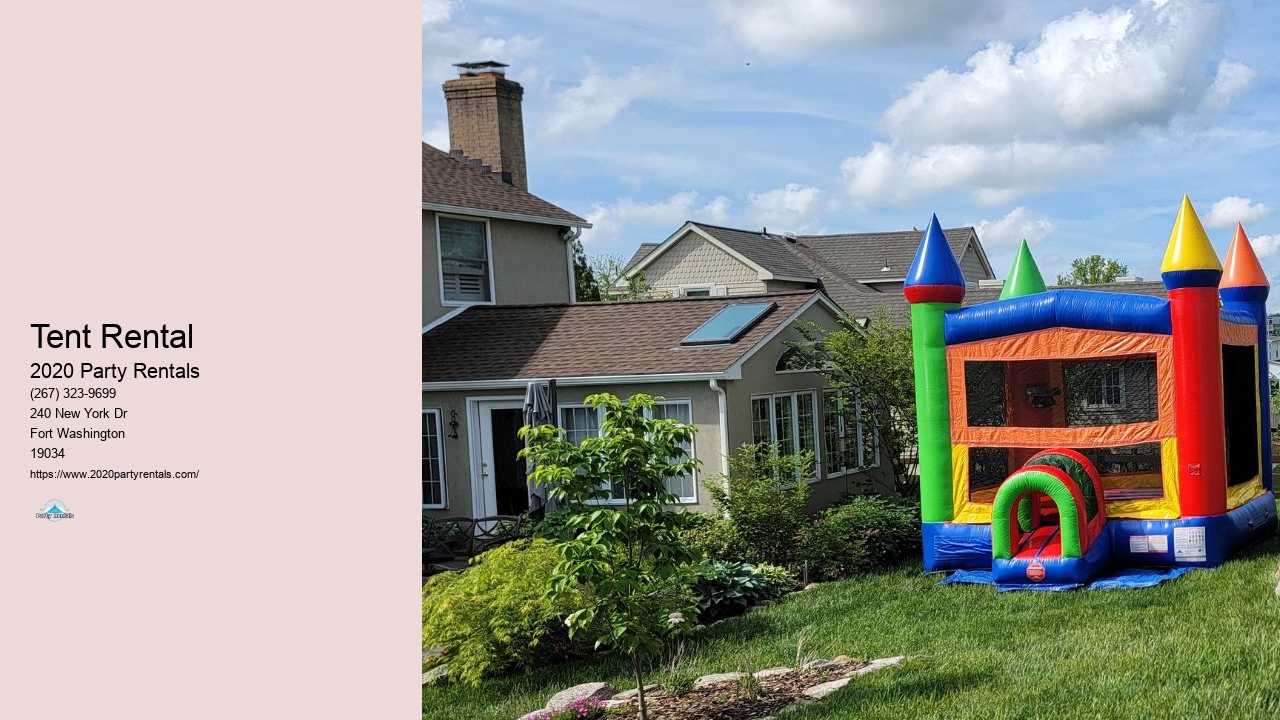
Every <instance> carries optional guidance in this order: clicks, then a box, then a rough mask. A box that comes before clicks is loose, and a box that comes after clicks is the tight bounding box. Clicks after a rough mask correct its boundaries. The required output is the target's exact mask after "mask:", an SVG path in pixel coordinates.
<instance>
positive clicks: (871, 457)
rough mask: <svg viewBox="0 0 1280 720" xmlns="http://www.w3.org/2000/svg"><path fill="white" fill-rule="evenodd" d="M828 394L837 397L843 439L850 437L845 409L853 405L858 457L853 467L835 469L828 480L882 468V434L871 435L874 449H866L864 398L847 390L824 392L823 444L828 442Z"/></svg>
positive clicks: (822, 402)
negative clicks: (847, 405)
mask: <svg viewBox="0 0 1280 720" xmlns="http://www.w3.org/2000/svg"><path fill="white" fill-rule="evenodd" d="M827 393H833V394H834V395H835V396H836V408H837V409H836V419H837V421H838V422H839V427H838V428H837V431H838V432H839V433H840V436H841V437H845V438H847V437H848V436H849V430H848V428H847V427H846V426H845V413H844V409H845V405H846V404H847V403H850V402H851V403H852V404H853V418H854V421H853V422H854V430H853V436H854V438H856V440H857V457H856V458H855V460H856V462H855V463H854V464H853V465H852V466H847V467H844V468H841V469H839V470H835V469H833V470H832V471H831V472H830V473H829V474H828V475H827V477H828V478H838V477H844V476H845V475H850V474H853V473H860V472H866V471H867V470H870V469H871V468H875V467H879V466H880V433H879V431H878V430H877V431H875V432H873V433H872V435H871V438H872V447H871V448H870V450H868V448H867V447H866V443H865V439H864V437H863V433H864V432H865V425H864V423H863V420H862V417H863V415H862V413H863V408H862V398H861V397H860V396H859V395H857V394H856V393H851V392H849V391H846V390H837V389H834V388H826V389H824V390H822V399H821V404H820V407H821V409H822V412H823V417H822V429H823V442H824V443H825V442H826V424H827V418H826V410H827V405H826V394H827ZM824 449H825V448H824Z"/></svg>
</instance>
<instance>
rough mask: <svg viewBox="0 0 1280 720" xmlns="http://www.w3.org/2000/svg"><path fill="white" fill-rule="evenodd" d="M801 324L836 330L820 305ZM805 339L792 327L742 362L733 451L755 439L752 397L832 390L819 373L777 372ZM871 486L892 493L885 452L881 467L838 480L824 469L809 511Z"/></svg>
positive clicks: (734, 391)
mask: <svg viewBox="0 0 1280 720" xmlns="http://www.w3.org/2000/svg"><path fill="white" fill-rule="evenodd" d="M799 323H800V324H805V323H814V324H817V325H820V326H823V327H827V328H832V329H834V328H836V327H837V323H836V320H835V318H834V317H832V315H831V313H830V312H828V311H827V310H826V308H824V307H821V306H814V307H812V308H810V309H808V310H807V311H805V312H804V313H803V314H801V316H800V318H799ZM803 339H804V338H803V336H801V335H800V333H799V332H798V331H797V330H796V329H795V327H794V325H793V326H792V327H788V328H787V329H786V330H784V331H783V332H781V333H779V334H778V336H777V337H775V338H774V339H773V340H771V341H770V342H769V344H768V345H766V346H765V347H763V348H761V349H760V351H759V352H757V353H756V354H755V355H754V356H753V357H752V358H751V359H750V360H748V361H747V362H745V363H743V366H742V379H741V380H738V381H735V382H733V383H731V384H730V393H731V394H730V403H729V407H730V410H729V447H730V448H737V447H740V446H741V445H742V444H743V443H749V442H751V440H752V436H751V397H752V396H753V395H763V394H765V393H781V392H795V391H801V390H817V391H821V390H823V389H826V388H828V387H829V385H828V384H827V382H826V379H825V378H824V377H822V375H820V374H818V373H807V372H791V373H778V372H777V371H776V369H777V365H778V360H779V359H780V358H781V357H782V354H783V353H784V352H786V351H787V348H788V345H787V343H788V342H796V341H801V340H803ZM819 407H821V406H819ZM821 442H822V438H821V433H820V432H819V437H818V444H819V449H818V451H819V452H821V451H822V446H821ZM868 487H869V488H870V489H871V490H873V491H874V492H882V493H891V492H893V470H892V465H891V464H890V463H889V462H888V458H887V457H885V456H884V453H883V452H882V453H881V458H880V465H879V466H878V467H876V468H873V469H871V470H868V471H866V472H851V473H845V474H844V475H841V476H837V477H828V476H827V468H825V467H823V468H822V477H821V479H819V480H818V481H817V482H815V483H813V485H812V486H811V487H810V491H811V494H810V497H809V509H810V510H811V511H814V510H819V509H821V508H824V507H827V506H829V505H831V504H832V503H834V502H836V501H837V500H839V499H840V496H841V495H844V494H845V493H854V492H859V491H862V490H864V489H865V488H868Z"/></svg>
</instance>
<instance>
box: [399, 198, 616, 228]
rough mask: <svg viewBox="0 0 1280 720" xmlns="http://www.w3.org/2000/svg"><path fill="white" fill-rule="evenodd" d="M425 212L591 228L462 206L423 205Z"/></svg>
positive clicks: (575, 222) (577, 222)
mask: <svg viewBox="0 0 1280 720" xmlns="http://www.w3.org/2000/svg"><path fill="white" fill-rule="evenodd" d="M422 209H423V210H430V211H432V212H442V213H451V214H454V215H472V216H474V217H487V218H493V219H495V220H517V221H519V222H527V223H538V224H539V225H558V226H560V227H576V228H589V227H591V223H589V222H587V221H586V220H566V219H564V218H552V217H541V216H538V215H523V214H521V213H513V212H504V211H502V210H485V209H483V208H474V207H463V206H462V205H445V204H444V203H428V202H424V203H422Z"/></svg>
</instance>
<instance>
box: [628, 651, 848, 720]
mask: <svg viewBox="0 0 1280 720" xmlns="http://www.w3.org/2000/svg"><path fill="white" fill-rule="evenodd" d="M866 664H867V663H865V662H861V661H858V660H854V661H851V662H839V663H836V664H834V665H831V666H828V667H825V668H820V669H814V670H801V671H799V672H796V671H792V672H789V673H787V674H785V675H772V676H769V677H762V678H759V682H760V692H759V694H757V695H754V696H752V695H750V694H749V693H748V692H747V690H746V689H745V688H744V687H743V685H742V683H741V682H739V681H734V680H730V681H726V682H719V683H715V684H712V685H706V686H703V687H698V688H693V689H691V690H688V691H687V692H684V693H682V694H680V695H667V694H665V693H663V692H662V691H656V692H653V693H645V704H646V705H647V706H648V708H649V720H755V719H756V718H763V717H766V716H769V715H774V714H776V713H777V712H778V711H779V710H781V709H782V708H784V707H786V706H787V705H790V704H791V703H793V702H795V701H796V700H799V699H801V698H805V699H808V698H806V696H805V694H804V691H805V690H806V689H808V688H810V687H813V686H814V685H820V684H822V683H825V682H830V681H832V680H839V679H840V678H844V677H848V676H849V675H850V674H851V673H852V672H853V671H854V670H857V669H858V668H860V667H863V666H865V665H866ZM630 707H631V709H630V710H624V709H620V708H615V709H613V710H611V711H610V713H609V714H608V715H607V717H609V718H638V717H640V711H639V708H638V706H637V705H636V701H635V700H632V701H631V706H630Z"/></svg>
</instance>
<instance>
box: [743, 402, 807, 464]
mask: <svg viewBox="0 0 1280 720" xmlns="http://www.w3.org/2000/svg"><path fill="white" fill-rule="evenodd" d="M817 417H818V412H817V393H815V392H814V391H812V390H805V391H802V392H797V393H780V394H775V395H763V396H759V397H753V398H751V441H752V442H753V443H777V444H778V452H779V453H781V454H782V455H792V454H795V453H797V452H800V451H804V450H809V451H812V452H813V456H814V463H813V477H814V479H815V480H816V479H817V478H818V477H819V476H820V475H821V474H822V462H821V457H820V456H819V455H818V445H817V436H816V432H817V426H816V420H817Z"/></svg>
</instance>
